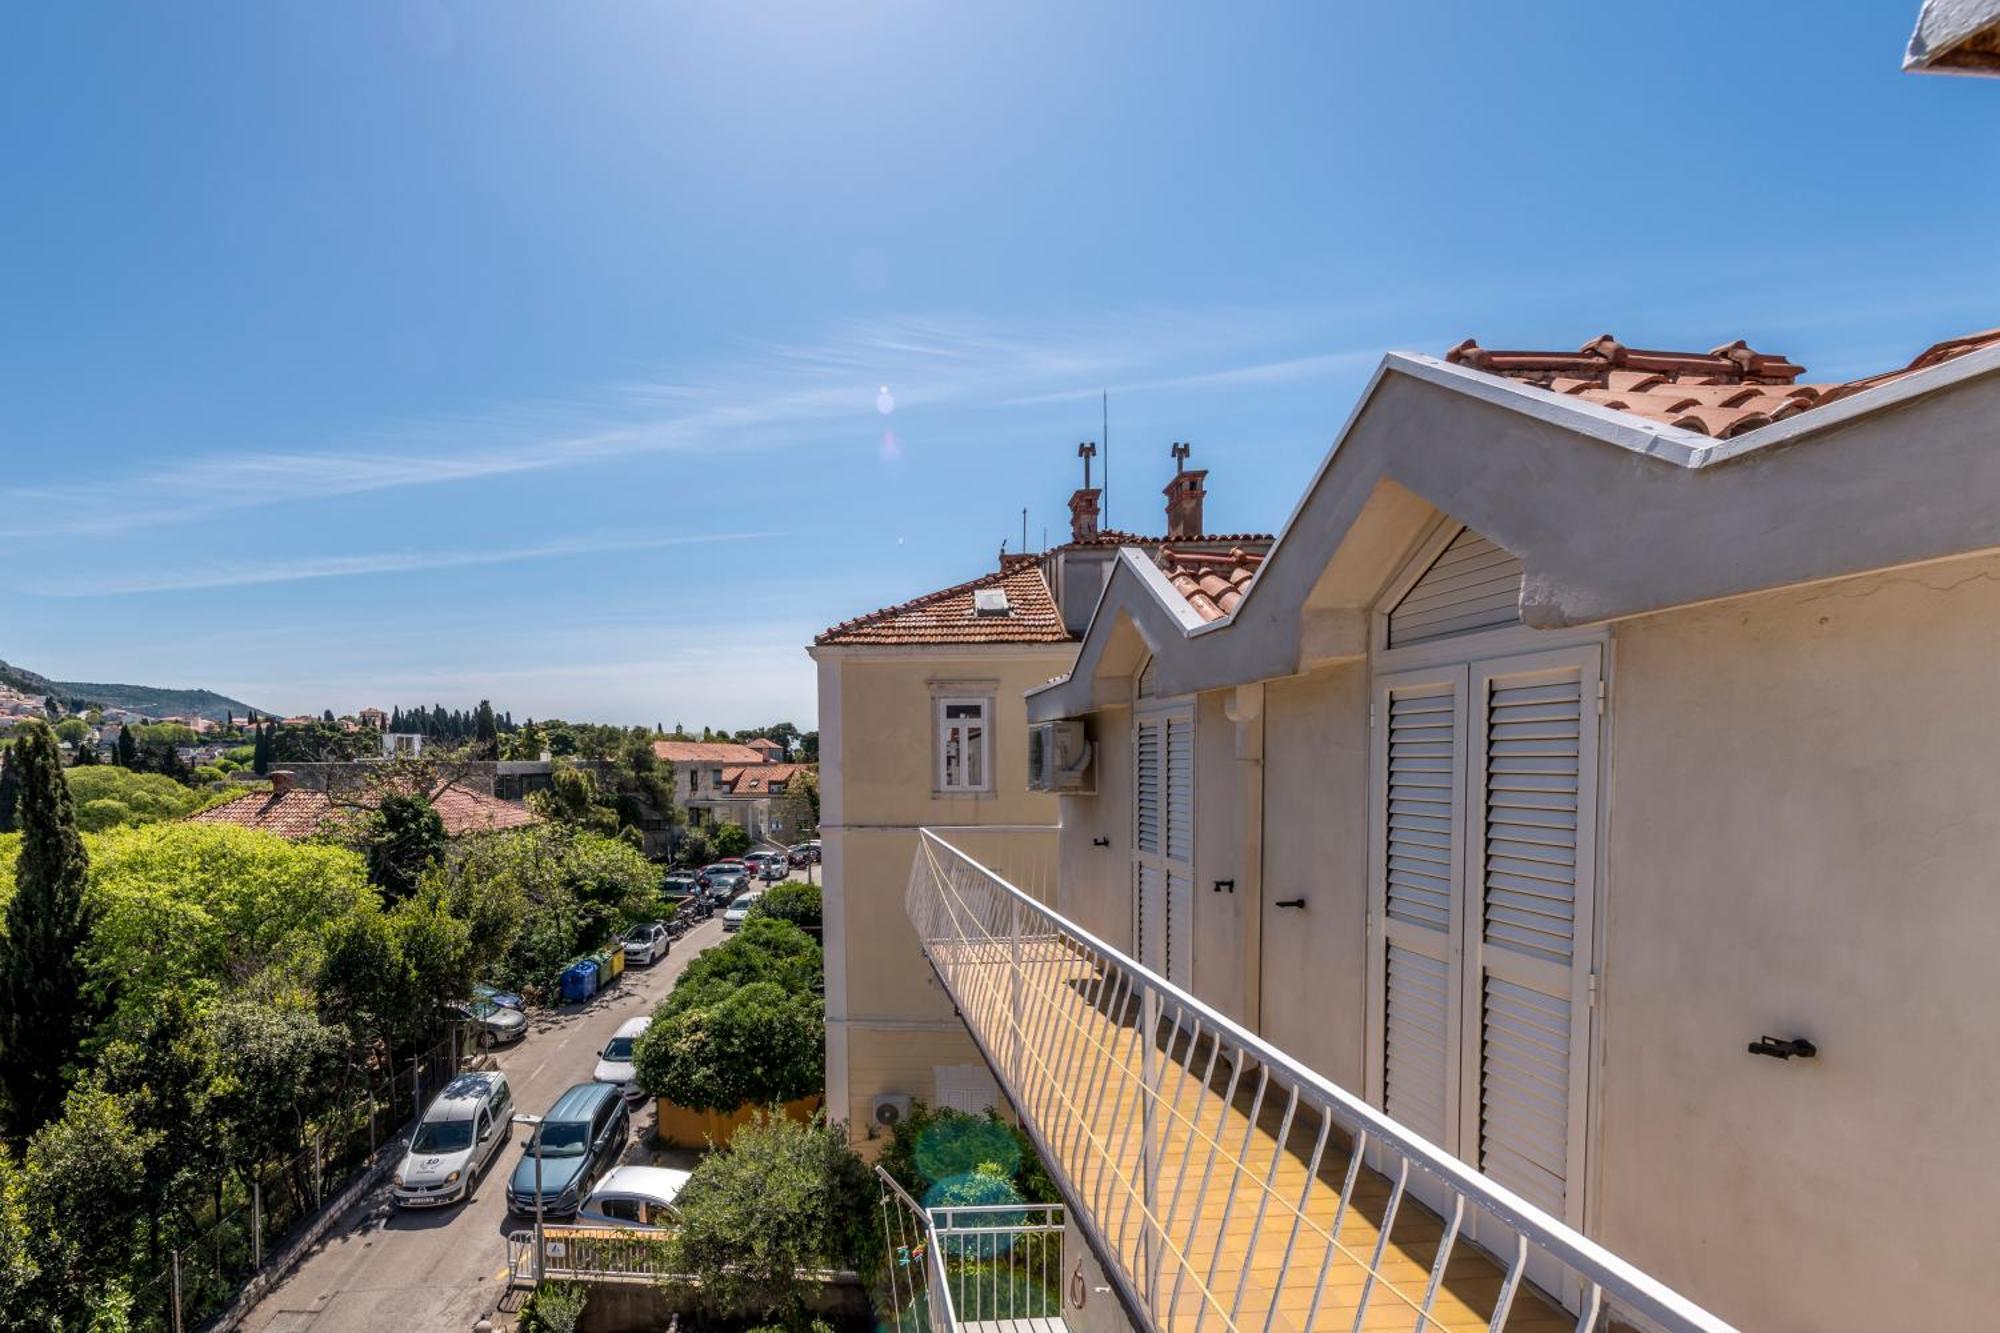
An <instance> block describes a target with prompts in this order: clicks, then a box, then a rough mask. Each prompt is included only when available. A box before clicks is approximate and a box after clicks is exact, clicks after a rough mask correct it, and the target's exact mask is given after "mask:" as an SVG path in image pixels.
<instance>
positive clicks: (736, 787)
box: [722, 764, 805, 796]
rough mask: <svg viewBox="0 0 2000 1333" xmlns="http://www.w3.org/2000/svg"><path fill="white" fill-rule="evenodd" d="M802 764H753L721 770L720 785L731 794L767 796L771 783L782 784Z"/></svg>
mask: <svg viewBox="0 0 2000 1333" xmlns="http://www.w3.org/2000/svg"><path fill="white" fill-rule="evenodd" d="M804 767H805V765H804V764H755V765H746V766H744V767H742V768H725V769H723V770H722V785H723V787H725V788H726V789H727V790H728V792H729V794H730V795H731V796H768V795H770V794H771V786H772V784H773V783H777V784H779V785H781V786H782V785H783V784H785V783H787V782H789V781H791V779H792V776H793V774H795V773H797V772H798V771H799V770H800V769H802V768H804Z"/></svg>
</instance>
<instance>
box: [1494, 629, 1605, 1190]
mask: <svg viewBox="0 0 2000 1333" xmlns="http://www.w3.org/2000/svg"><path fill="white" fill-rule="evenodd" d="M1598 673H1599V650H1598V649H1597V648H1595V647H1591V648H1582V649H1573V650H1565V651H1559V652H1553V653H1538V654H1534V655H1532V656H1527V657H1517V658H1507V659H1502V660H1499V661H1493V662H1485V663H1480V664H1477V665H1475V666H1474V667H1473V669H1472V691H1471V693H1472V701H1473V703H1472V711H1473V714H1474V728H1475V744H1474V747H1473V754H1474V763H1473V765H1472V768H1473V771H1472V775H1471V777H1472V790H1473V797H1474V799H1473V801H1472V805H1473V807H1474V809H1475V810H1476V811H1477V812H1478V815H1477V830H1478V831H1477V836H1476V837H1475V838H1474V839H1473V846H1472V848H1471V851H1472V855H1471V856H1470V857H1469V858H1468V863H1467V874H1468V878H1469V880H1470V881H1471V883H1472V885H1473V886H1474V901H1475V911H1476V918H1477V924H1476V929H1475V930H1474V932H1473V934H1474V935H1475V938H1474V939H1473V940H1472V941H1471V942H1470V943H1471V947H1470V948H1469V949H1468V951H1467V952H1468V967H1469V969H1470V971H1471V972H1472V977H1473V981H1472V984H1471V985H1470V986H1469V987H1468V993H1467V994H1466V996H1465V999H1464V1004H1465V1017H1466V1022H1467V1030H1468V1031H1469V1032H1470V1033H1472V1034H1474V1035H1475V1037H1476V1040H1475V1041H1474V1042H1472V1043H1471V1049H1470V1050H1468V1052H1467V1058H1466V1064H1467V1066H1468V1068H1467V1074H1466V1078H1465V1082H1464V1087H1465V1094H1464V1096H1465V1100H1464V1104H1463V1106H1462V1108H1461V1115H1462V1117H1463V1121H1462V1124H1463V1126H1464V1131H1465V1135H1466V1137H1467V1138H1468V1140H1469V1139H1470V1138H1471V1137H1472V1129H1473V1127H1474V1126H1475V1125H1476V1126H1477V1142H1476V1145H1475V1144H1474V1143H1472V1142H1468V1143H1467V1144H1466V1145H1465V1147H1464V1149H1462V1150H1461V1155H1463V1156H1466V1157H1467V1158H1469V1159H1471V1160H1472V1161H1473V1162H1474V1164H1475V1165H1476V1166H1477V1167H1478V1168H1479V1169H1480V1170H1481V1171H1483V1172H1485V1173H1486V1174H1487V1175H1490V1176H1492V1177H1493V1178H1494V1179H1495V1180H1497V1181H1499V1182H1500V1183H1501V1184H1503V1185H1505V1186H1507V1187H1508V1188H1509V1189H1511V1190H1513V1191H1515V1192H1516V1193H1517V1194H1519V1195H1521V1196H1522V1197H1523V1198H1525V1199H1527V1200H1529V1201H1530V1202H1532V1203H1535V1204H1537V1205H1539V1206H1540V1207H1542V1208H1544V1209H1546V1210H1547V1211H1548V1212H1550V1213H1552V1214H1554V1215H1555V1216H1557V1217H1561V1218H1565V1219H1566V1220H1570V1221H1572V1222H1574V1221H1577V1220H1579V1219H1580V1216H1581V1212H1580V1208H1579V1206H1578V1205H1579V1202H1580V1200H1579V1196H1578V1191H1577V1190H1576V1189H1574V1188H1573V1187H1572V1182H1579V1181H1580V1169H1581V1164H1582V1146H1583V1145H1582V1136H1583V1109H1584V1097H1583V1094H1584V1079H1585V1075H1586V1072H1587V1071H1586V1068H1585V1064H1584V1055H1585V1048H1586V1047H1587V1044H1588V1043H1587V1040H1586V1038H1587V1035H1588V1023H1589V973H1590V953H1591V924H1590V916H1591V903H1592V881H1593V873H1592V866H1593V862H1594V857H1595V854H1596V853H1595V842H1594V829H1595V822H1596V790H1597V735H1598V721H1597V682H1598V679H1599V674H1598ZM1475 1147H1476V1150H1477V1151H1476V1155H1475V1153H1474V1152H1473V1151H1472V1150H1473V1149H1474V1148H1475Z"/></svg>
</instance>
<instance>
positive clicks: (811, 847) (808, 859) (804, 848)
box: [790, 838, 819, 866]
mask: <svg viewBox="0 0 2000 1333" xmlns="http://www.w3.org/2000/svg"><path fill="white" fill-rule="evenodd" d="M790 856H791V862H792V864H793V865H795V866H816V865H818V864H819V839H818V838H812V839H809V840H807V841H805V842H799V843H793V844H792V849H791V852H790Z"/></svg>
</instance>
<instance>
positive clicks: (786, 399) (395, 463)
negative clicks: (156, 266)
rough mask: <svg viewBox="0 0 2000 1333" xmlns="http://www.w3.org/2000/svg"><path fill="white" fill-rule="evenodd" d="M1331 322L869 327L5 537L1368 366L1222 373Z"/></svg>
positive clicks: (140, 481)
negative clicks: (1119, 392) (883, 416)
mask: <svg viewBox="0 0 2000 1333" xmlns="http://www.w3.org/2000/svg"><path fill="white" fill-rule="evenodd" d="M1324 323H1325V320H1324V319H1319V320H1313V319H1308V318H1306V317H1304V316H1301V315H1298V314H1288V313H1280V312H1270V311H1255V310H1222V311H1208V312H1202V313H1198V314H1197V313H1189V312H1174V311H1160V310H1138V311H1122V312H1108V313H1100V314H1095V315H1088V316H1084V317H1080V318H1076V319H1072V320H1068V321H1065V322H1064V323H1063V324H1061V325H1060V326H1050V327H1035V326H1025V325H1023V326H1002V325H997V324H994V323H992V322H989V321H984V320H979V319H973V318H948V317H914V316H912V317H902V318H892V319H875V320H867V321H856V322H853V323H849V324H846V325H842V326H840V327H838V328H836V329H834V330H833V331H832V332H831V333H830V334H829V335H828V336H827V337H826V338H824V339H822V340H820V341H818V342H815V343H810V344H767V345H762V346H754V347H747V348H744V349H742V350H741V351H740V352H739V353H738V354H737V355H736V356H735V357H734V358H733V359H728V360H724V361H722V362H719V363H716V364H710V365H706V366H697V367H689V368H684V369H682V370H680V371H678V372H676V373H673V374H663V375H662V376H661V377H660V378H658V379H657V380H653V381H647V382H640V383H630V384H623V385H615V386H612V387H610V388H607V389H604V390H601V391H598V392H595V393H592V394H588V395H584V396H581V397H579V398H576V399H572V400H565V401H555V402H540V403H528V404H515V405H509V406H503V407H499V408H495V409H492V410H489V411H484V412H469V413H466V414H460V415H454V416H450V417H445V418H438V419H431V420H427V421H422V422H418V423H414V424H410V425H406V426H403V427H401V428H399V429H396V430H394V431H387V432H382V433H378V434H377V435H375V436H373V437H370V438H365V439H356V440H353V441H350V442H347V443H345V444H342V445H341V446H339V447H335V448H327V449H322V450H297V449H284V450H256V449H250V450H244V451H240V452H231V453H217V454H212V455H208V456H204V457H197V458H191V459H187V460H185V461H181V462H176V463H173V464H170V465H168V466H165V467H161V468H156V469H153V470H150V471H144V472H127V473H123V474H120V475H114V476H108V477H103V478H98V479H92V480H87V481H77V482H65V483H59V484H54V485H46V486H37V487H27V488H18V489H10V490H4V491H0V539H4V538H9V537H23V536H30V535H40V534H49V533H84V532H98V533H118V532H123V531H129V530H130V529H132V528H134V527H138V526H142V525H153V524H164V523H186V522H192V521H198V520H200V519H203V518H206V517H209V516H212V515H214V514H217V513H223V512H228V511H231V510H238V509H245V508H251V507H270V506H273V505H280V504H286V503H294V502H310V501H317V500H324V499H330V498H336V497H342V496H352V495H357V494H363V493H368V492H375V491H387V490H398V489H405V488H411V487H422V486H442V485H451V484H457V483H465V482H471V481H477V480H480V479H483V478H492V477H501V476H508V475H515V474H521V473H530V472H539V471H547V470H551V469H561V468H573V467H580V466H587V465H591V464H597V463H603V462H609V461H613V460H617V459H621V458H628V457H632V456H635V455H643V454H657V453H668V452H674V451H692V452H701V453H718V452H724V451H738V450H745V449H762V448H777V447H786V446H793V447H796V446H801V445H809V444H814V443H819V442H822V441H824V440H826V439H829V438H832V437H835V436H837V435H841V434H852V433H854V432H856V431H858V430H862V429H864V428H865V429H868V430H873V429H875V428H877V427H878V426H879V423H880V417H879V416H878V415H877V412H876V397H877V393H878V390H879V389H880V387H881V386H884V385H887V386H889V387H890V388H891V389H892V391H893V394H894V400H895V404H896V410H897V411H898V412H899V413H904V414H907V413H909V412H911V411H921V410H926V409H936V408H940V407H949V408H954V409H963V408H971V407H991V406H1008V405H1020V404H1025V403H1031V402H1054V401H1060V400H1061V399H1062V398H1064V397H1065V396H1070V397H1087V396H1089V395H1090V394H1093V393H1095V392H1097V391H1098V388H1099V387H1100V386H1103V385H1106V384H1110V385H1112V386H1113V387H1114V388H1118V387H1121V386H1122V387H1126V388H1133V389H1139V388H1148V387H1169V386H1184V387H1200V386H1202V385H1203V384H1204V383H1206V384H1208V385H1210V386H1213V387H1220V386H1225V385H1232V384H1234V385H1247V384H1259V383H1267V384H1268V383H1277V382H1280V381H1281V380H1283V379H1286V378H1299V377H1303V376H1305V375H1308V374H1315V373H1326V372H1325V365H1326V364H1331V361H1344V360H1345V359H1346V358H1349V357H1360V356H1364V355H1372V353H1363V352H1341V353H1336V354H1332V358H1331V361H1329V359H1328V358H1325V357H1318V356H1307V357H1294V358H1290V359H1286V360H1273V361H1269V362H1265V363H1263V364H1261V365H1253V366H1239V367H1236V368H1234V369H1228V368H1224V369H1216V366H1217V363H1218V362H1223V361H1225V360H1238V359H1240V358H1241V357H1242V355H1243V352H1244V350H1245V349H1247V348H1256V347H1260V346H1262V347H1276V346H1285V345H1289V346H1296V345H1297V344H1298V343H1299V342H1301V341H1305V340H1308V339H1311V338H1313V337H1314V336H1316V335H1315V328H1316V327H1319V326H1323V325H1324ZM306 577H311V575H306ZM174 586H183V585H179V584H176V585H174ZM208 586H222V585H208Z"/></svg>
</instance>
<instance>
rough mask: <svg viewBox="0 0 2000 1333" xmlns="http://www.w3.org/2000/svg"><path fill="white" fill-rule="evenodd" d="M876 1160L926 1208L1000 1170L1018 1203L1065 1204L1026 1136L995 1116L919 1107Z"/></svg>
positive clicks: (914, 1106)
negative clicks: (957, 1185)
mask: <svg viewBox="0 0 2000 1333" xmlns="http://www.w3.org/2000/svg"><path fill="white" fill-rule="evenodd" d="M876 1160H877V1163H878V1164H879V1165H880V1166H881V1168H882V1169H883V1170H884V1171H887V1172H888V1173H889V1174H890V1175H891V1176H893V1177H894V1178H895V1181H896V1183H897V1184H898V1185H901V1186H902V1187H903V1188H904V1189H905V1190H907V1191H909V1193H910V1195H911V1197H913V1198H917V1199H922V1200H924V1201H925V1202H926V1203H931V1202H944V1201H945V1200H943V1199H934V1198H933V1196H934V1194H936V1193H937V1192H938V1191H939V1190H941V1189H944V1188H946V1187H951V1186H953V1183H954V1182H959V1181H963V1180H964V1178H965V1177H967V1176H969V1175H974V1174H977V1173H978V1172H979V1170H980V1168H981V1167H982V1166H995V1167H998V1168H999V1169H1000V1171H1001V1172H1002V1174H1004V1175H1005V1176H1006V1177H1007V1179H1008V1180H1009V1181H1010V1183H1011V1184H1012V1186H1013V1188H1014V1190H1015V1192H1016V1193H1017V1195H1018V1196H1019V1198H1021V1199H1024V1200H1026V1201H1028V1202H1030V1203H1057V1202H1060V1201H1061V1195H1059V1194H1058V1193H1057V1192H1056V1187H1055V1182H1054V1181H1053V1180H1051V1179H1049V1175H1048V1172H1047V1171H1046V1170H1045V1169H1044V1168H1043V1166H1042V1162H1041V1159H1040V1158H1039V1157H1037V1156H1036V1155H1035V1150H1034V1146H1033V1144H1031V1143H1030V1142H1029V1140H1028V1136H1027V1135H1026V1134H1025V1133H1024V1132H1022V1131H1021V1130H1020V1129H1017V1128H1015V1127H1014V1126H1013V1125H1010V1124H1008V1123H1007V1122H1006V1121H1004V1120H1002V1119H1001V1118H1000V1117H999V1115H998V1114H996V1113H994V1112H991V1111H989V1112H987V1113H986V1114H985V1115H967V1114H966V1113H965V1112H963V1111H954V1110H952V1109H950V1108H949V1107H933V1106H930V1105H928V1104H926V1103H924V1102H921V1101H919V1102H916V1103H914V1104H912V1105H911V1107H910V1113H909V1114H908V1115H906V1116H904V1117H903V1118H902V1120H901V1121H899V1122H898V1123H897V1125H896V1127H895V1128H894V1129H893V1130H891V1131H890V1132H889V1142H888V1143H887V1144H885V1145H884V1146H883V1149H882V1153H881V1156H880V1157H878V1158H877V1159H876ZM953 1201H954V1202H959V1203H967V1202H972V1200H969V1199H955V1200H953ZM1000 1202H1013V1200H1000Z"/></svg>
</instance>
